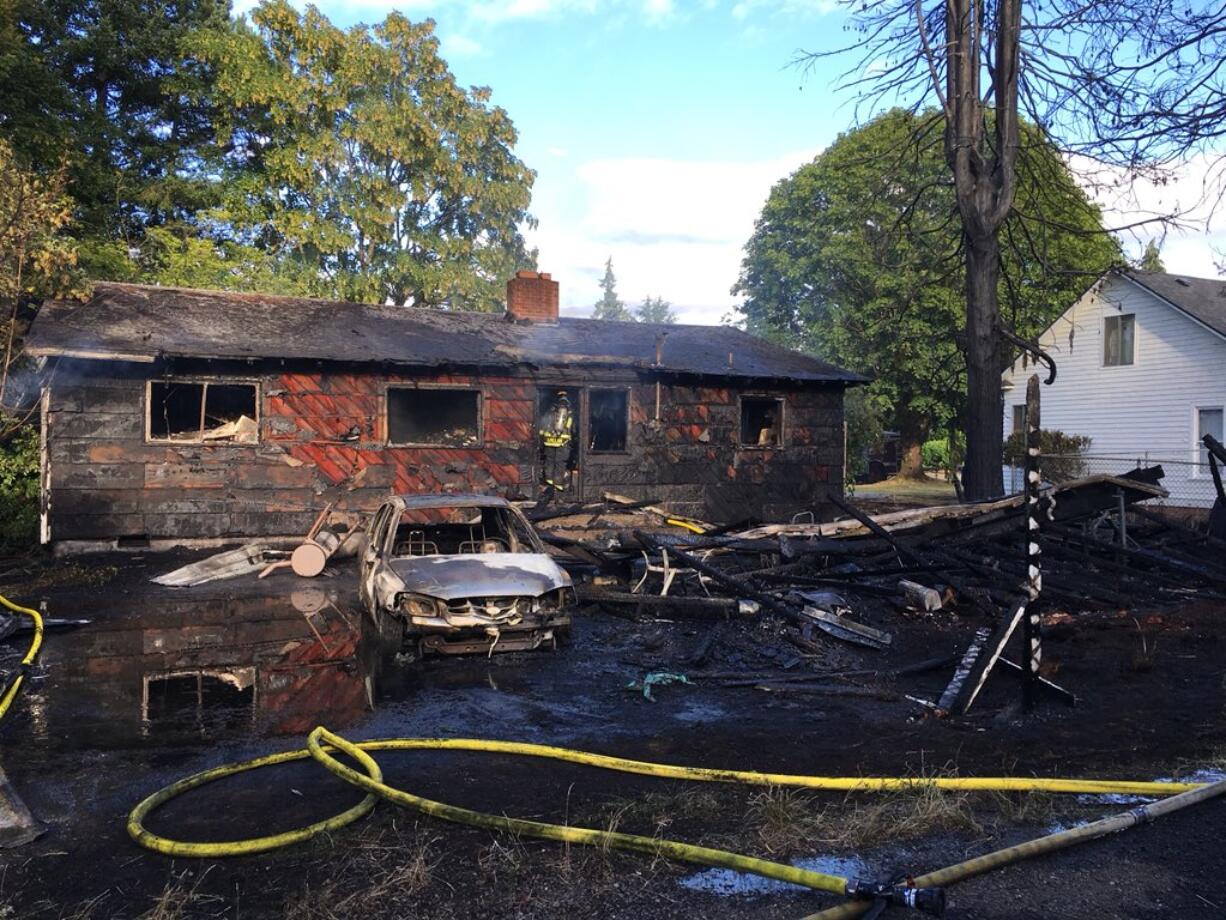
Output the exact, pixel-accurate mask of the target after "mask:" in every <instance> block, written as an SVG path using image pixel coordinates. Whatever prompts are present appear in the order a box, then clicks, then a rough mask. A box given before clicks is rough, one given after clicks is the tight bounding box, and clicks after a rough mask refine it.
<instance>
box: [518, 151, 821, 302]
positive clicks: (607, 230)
mask: <svg viewBox="0 0 1226 920" xmlns="http://www.w3.org/2000/svg"><path fill="white" fill-rule="evenodd" d="M816 153H817V151H816V150H808V151H797V152H795V153H791V154H787V155H785V156H781V157H776V158H772V159H770V160H762V161H749V162H728V161H715V162H711V161H694V160H667V159H645V158H640V159H617V160H595V161H591V162H588V163H584V164H582V165H581V166H579V168H578V169H577V170H576V177H577V179H578V181H579V183H580V186H581V188H582V189H583V190H584V192H585V195H584V199H585V200H584V206H583V208H582V209H581V213H580V214H579V215H578V217H577V219H572V220H566V219H565V218H564V217H563V216H562V214H561V213H559V214H557V215H556V216H555V215H553V214H551V211H553V207H552V206H551V205H552V202H551V200H550V199H549V197H548V196H545V197H543V198H542V199H541V200H538V202H537V203H536V204H535V205H534V210H535V211H536V213H537V216H538V217H539V218H540V227H539V228H538V229H537V230H536V231H533V232H531V233H530V234H529V237H530V240H531V243H532V244H533V245H535V246H537V247H539V249H540V260H539V262H540V266H541V268H542V270H544V271H549V272H552V273H553V275H554V277H556V278H558V280H559V281H560V282H561V284H562V300H563V307H564V309H567V310H568V312H572V313H577V312H586V311H587V309H588V308H589V307H590V305H591V304H592V303H593V302H594V301H595V300H596V299H597V297H598V294H599V291H598V280H599V278H600V276H601V274H602V272H603V271H604V262H605V259H607V258H609V257H610V256H612V258H613V270H614V273H615V274H616V275H617V279H618V293H619V295H620V296H621V298H622V299H623V300H624V301H626V302H627V303H628V304H630V305H637V304H638V303H640V302H641V301H642V300H643V299H644V298H645V297H647V296H648V295H652V296H656V297H663V298H664V299H665V300H668V301H670V302H672V304H673V305H674V308H675V309H676V310H677V312H678V314H679V315H680V318H681V319H682V320H683V321H685V322H692V323H718V322H719V321H720V320H721V319H722V318H723V316H724V315H725V314H727V313H728V312H729V311H730V310H731V309H732V308H733V306H734V305H735V304H736V302H737V299H736V298H734V297H733V296H732V294H731V293H730V289H731V287H732V285H733V284H734V283H735V281H736V279H737V275H738V273H739V271H740V264H741V257H742V248H743V247H744V245H745V242H746V241H747V240H748V239H749V236H750V235H751V234H752V233H753V227H754V221H755V220H756V219H757V217H758V214H759V213H760V211H761V209H762V205H763V204H764V203H765V202H766V197H767V195H768V194H769V192H770V188H771V186H772V185H773V184H774V183H775V182H777V181H778V180H779V179H782V178H783V177H784V176H786V175H788V174H789V173H790V172H792V171H793V170H794V169H796V168H797V167H798V166H800V165H801V164H803V163H805V162H808V161H809V160H810V159H812V158H813V156H815V155H816Z"/></svg>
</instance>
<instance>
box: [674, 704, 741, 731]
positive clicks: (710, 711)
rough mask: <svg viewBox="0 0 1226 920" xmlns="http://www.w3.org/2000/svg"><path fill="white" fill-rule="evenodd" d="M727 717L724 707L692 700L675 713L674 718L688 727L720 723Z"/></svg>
mask: <svg viewBox="0 0 1226 920" xmlns="http://www.w3.org/2000/svg"><path fill="white" fill-rule="evenodd" d="M727 715H728V712H727V710H725V709H724V707H723V706H718V705H716V704H714V703H699V702H696V701H694V700H690V701H688V702H686V703H685V704H684V705H683V706H682V707H681V708H680V709H679V710H678V711H677V712H674V713H673V718H674V719H676V720H677V721H678V722H685V723H686V724H688V725H701V724H703V723H705V722H718V721H720V720H721V719H723V718H724V717H725V716H727Z"/></svg>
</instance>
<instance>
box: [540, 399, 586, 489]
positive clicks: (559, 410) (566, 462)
mask: <svg viewBox="0 0 1226 920" xmlns="http://www.w3.org/2000/svg"><path fill="white" fill-rule="evenodd" d="M582 398H583V391H582V390H581V389H580V388H579V387H540V388H539V389H538V390H537V391H536V443H537V469H538V471H539V475H538V476H537V480H538V482H539V485H540V489H541V495H542V498H544V497H545V496H546V495H548V496H550V497H552V498H554V499H559V498H561V499H564V500H568V501H574V500H578V498H579V496H580V495H581V494H582V492H581V483H580V474H581V461H582V441H583V433H582V430H581V428H582V424H581V420H582V418H583V415H582Z"/></svg>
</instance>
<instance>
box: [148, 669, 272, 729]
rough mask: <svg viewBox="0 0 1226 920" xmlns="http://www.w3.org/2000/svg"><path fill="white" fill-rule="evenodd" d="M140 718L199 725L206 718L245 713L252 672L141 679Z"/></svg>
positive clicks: (252, 683)
mask: <svg viewBox="0 0 1226 920" xmlns="http://www.w3.org/2000/svg"><path fill="white" fill-rule="evenodd" d="M144 683H145V687H144V713H143V715H144V718H145V721H147V722H159V721H163V720H168V719H182V718H184V717H186V718H188V719H190V720H196V721H203V720H205V719H206V718H207V717H208V716H209V714H215V715H217V716H220V717H222V718H225V717H226V716H228V715H231V714H234V715H238V714H242V713H249V712H250V711H251V710H252V707H253V706H254V704H255V669H254V668H238V669H236V670H234V671H177V672H174V673H170V674H147V675H145V680H144Z"/></svg>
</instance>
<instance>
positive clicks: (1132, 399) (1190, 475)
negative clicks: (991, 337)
mask: <svg viewBox="0 0 1226 920" xmlns="http://www.w3.org/2000/svg"><path fill="white" fill-rule="evenodd" d="M1119 313H1132V314H1134V315H1135V316H1136V345H1135V352H1134V361H1133V363H1132V364H1131V365H1123V366H1119V367H1105V366H1104V365H1103V318H1104V317H1105V316H1107V315H1112V314H1119ZM1039 343H1040V345H1041V346H1042V347H1043V349H1044V351H1047V352H1048V353H1049V354H1051V356H1052V357H1053V358H1054V359H1055V361H1056V367H1057V369H1058V374H1057V377H1056V382H1055V383H1054V384H1052V385H1051V386H1044V387H1043V388H1042V392H1041V394H1040V395H1041V397H1042V420H1043V427H1044V428H1047V429H1058V430H1060V431H1063V432H1065V433H1066V434H1078V435H1086V436H1088V437H1090V438H1091V439H1092V443H1091V444H1090V448H1089V453H1090V454H1091V455H1096V456H1111V457H1121V458H1125V460H1122V461H1121V462H1120V464H1119V469H1120V470H1123V469H1126V468H1127V464H1128V462H1129V461H1132V460H1140V461H1142V462H1145V461H1150V462H1152V461H1167V462H1166V463H1165V464H1164V465H1165V469H1166V478H1165V479H1164V480H1163V485H1164V486H1165V487H1166V488H1167V489H1168V490H1169V491H1170V492H1171V503H1172V504H1184V505H1196V506H1205V507H1207V506H1208V505H1209V504H1212V495H1213V488H1212V485H1211V484H1210V483H1209V473H1208V470H1207V469H1205V468H1200V469H1196V468H1195V467H1193V466H1191V465H1190V464H1191V463H1192V462H1193V461H1195V460H1196V459H1197V456H1198V454H1197V449H1196V446H1195V424H1196V409H1197V408H1198V407H1212V406H1223V405H1226V339H1224V338H1223V337H1222V336H1220V335H1218V334H1217V333H1215V332H1213V331H1211V330H1210V329H1208V328H1206V327H1205V326H1202V325H1201V324H1200V323H1198V322H1197V321H1196V320H1193V319H1192V318H1190V317H1189V316H1187V315H1186V314H1184V313H1182V312H1181V311H1179V310H1177V309H1175V308H1174V307H1172V306H1170V305H1169V304H1167V303H1166V302H1165V301H1162V300H1160V299H1159V298H1157V297H1155V296H1154V295H1153V294H1151V293H1150V292H1148V291H1146V290H1145V289H1144V288H1142V287H1140V286H1138V285H1136V284H1134V283H1132V282H1131V281H1128V280H1127V279H1123V278H1119V277H1115V276H1113V277H1112V278H1110V279H1109V280H1108V281H1107V282H1106V283H1105V284H1104V285H1103V286H1102V288H1101V289H1100V290H1097V291H1095V290H1093V289H1092V290H1091V291H1090V292H1089V293H1087V294H1086V295H1085V296H1083V297H1082V298H1081V300H1079V301H1078V302H1077V303H1076V304H1074V305H1073V306H1072V307H1070V308H1069V309H1068V310H1067V311H1065V313H1064V314H1063V315H1062V316H1061V317H1060V318H1059V319H1058V320H1056V322H1055V323H1053V324H1052V326H1051V327H1050V328H1049V329H1048V330H1047V331H1046V332H1045V333H1043V335H1042V336H1041V337H1040V339H1039ZM1037 370H1038V372H1039V374H1040V379H1045V378H1046V373H1045V371H1044V370H1043V369H1042V368H1038V369H1037ZM1035 372H1036V368H1035V367H1034V365H1033V363H1031V364H1030V366H1029V367H1026V368H1023V366H1022V360H1021V359H1020V358H1019V359H1018V360H1017V361H1016V362H1015V363H1014V364H1013V366H1012V367H1010V369H1009V370H1008V371H1007V372H1006V373H1005V379H1006V380H1007V381H1010V382H1011V383H1012V384H1013V387H1012V389H1010V390H1006V392H1005V394H1004V397H1005V399H1004V402H1005V408H1004V411H1005V433H1006V434H1008V433H1009V432H1011V431H1012V430H1013V406H1014V405H1015V404H1017V403H1022V402H1025V399H1026V380H1027V378H1028V377H1029V376H1030V375H1031V374H1032V373H1035ZM1173 461H1182V463H1176V462H1173ZM1108 466H1109V464H1106V463H1094V464H1093V465H1092V468H1091V470H1090V471H1091V472H1107V471H1108V469H1107V467H1108Z"/></svg>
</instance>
